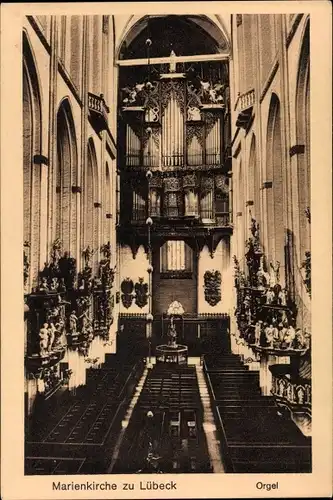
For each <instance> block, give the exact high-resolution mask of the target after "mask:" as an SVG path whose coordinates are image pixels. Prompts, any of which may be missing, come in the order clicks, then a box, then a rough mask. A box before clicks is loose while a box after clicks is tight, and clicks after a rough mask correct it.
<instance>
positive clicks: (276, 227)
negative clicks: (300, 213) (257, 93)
mask: <svg viewBox="0 0 333 500" xmlns="http://www.w3.org/2000/svg"><path fill="white" fill-rule="evenodd" d="M266 144H267V146H266V169H267V170H266V180H267V181H268V182H271V183H272V185H271V186H270V185H267V186H266V188H267V190H266V210H267V213H266V217H267V244H268V248H267V250H268V261H269V262H273V263H275V261H279V262H280V263H281V265H282V264H283V262H284V203H283V173H282V165H283V160H282V158H283V154H282V135H281V113H280V100H279V98H278V96H277V95H276V94H274V93H272V96H271V102H270V107H269V114H268V123H267V140H266Z"/></svg>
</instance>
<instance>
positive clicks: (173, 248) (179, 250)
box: [160, 240, 193, 278]
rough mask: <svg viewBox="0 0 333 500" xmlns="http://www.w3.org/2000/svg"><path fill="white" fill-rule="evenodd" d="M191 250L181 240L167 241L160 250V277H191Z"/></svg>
mask: <svg viewBox="0 0 333 500" xmlns="http://www.w3.org/2000/svg"><path fill="white" fill-rule="evenodd" d="M192 261H193V257H192V249H191V248H190V247H189V246H188V245H187V244H186V243H185V242H184V241H182V240H169V241H167V242H166V243H164V245H163V246H162V248H161V261H160V271H161V277H165V278H169V277H174V278H177V277H179V278H190V277H192Z"/></svg>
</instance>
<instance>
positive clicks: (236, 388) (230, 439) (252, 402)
mask: <svg viewBox="0 0 333 500" xmlns="http://www.w3.org/2000/svg"><path fill="white" fill-rule="evenodd" d="M204 372H205V376H206V380H207V383H208V387H209V390H210V394H211V399H212V403H213V409H214V412H215V418H216V420H217V423H218V428H219V432H220V442H221V454H222V456H223V457H224V461H225V464H224V466H225V470H226V472H235V473H274V472H275V473H283V472H289V473H290V472H291V473H292V472H295V473H296V472H297V473H299V472H311V438H309V437H305V436H304V435H303V434H302V433H301V431H300V430H299V429H298V427H297V426H296V425H295V424H294V422H292V421H291V420H290V419H289V420H288V419H286V418H283V417H282V416H280V415H279V413H278V408H277V407H276V405H275V403H274V400H273V398H272V397H268V396H262V395H261V393H260V388H259V373H258V372H256V371H250V370H249V369H248V367H246V366H244V365H243V364H242V362H241V360H240V358H239V357H238V356H236V355H233V354H214V355H207V356H205V360H204Z"/></svg>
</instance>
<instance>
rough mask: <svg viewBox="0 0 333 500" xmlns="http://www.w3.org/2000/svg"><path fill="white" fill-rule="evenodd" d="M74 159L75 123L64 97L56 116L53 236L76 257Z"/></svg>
mask: <svg viewBox="0 0 333 500" xmlns="http://www.w3.org/2000/svg"><path fill="white" fill-rule="evenodd" d="M77 186H78V156H77V140H76V133H75V124H74V120H73V113H72V109H71V105H70V101H69V99H68V98H67V97H66V98H64V99H63V100H62V101H61V103H60V105H59V108H58V113H57V164H56V210H55V212H56V223H55V236H56V238H60V240H61V242H62V245H63V250H64V251H67V252H69V253H70V255H72V256H76V253H77V231H78V227H77V226H78V221H77V217H78V211H77V203H76V188H77Z"/></svg>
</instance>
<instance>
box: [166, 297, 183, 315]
mask: <svg viewBox="0 0 333 500" xmlns="http://www.w3.org/2000/svg"><path fill="white" fill-rule="evenodd" d="M184 313H185V311H184V308H183V306H182V305H181V303H180V302H178V300H175V301H173V302H172V303H171V304H170V305H169V307H168V311H167V315H168V316H182V315H183V314H184Z"/></svg>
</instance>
